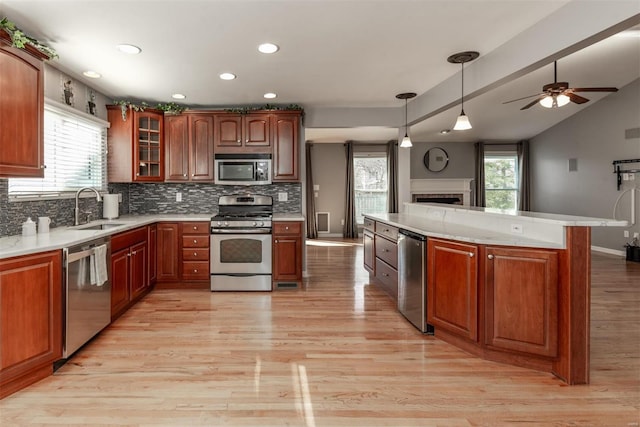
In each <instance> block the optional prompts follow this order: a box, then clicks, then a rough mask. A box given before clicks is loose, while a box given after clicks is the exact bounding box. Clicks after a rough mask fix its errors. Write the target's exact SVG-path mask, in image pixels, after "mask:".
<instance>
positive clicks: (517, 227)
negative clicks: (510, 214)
mask: <svg viewBox="0 0 640 427" xmlns="http://www.w3.org/2000/svg"><path fill="white" fill-rule="evenodd" d="M523 232H524V230H523V229H522V224H511V233H512V234H522V233H523Z"/></svg>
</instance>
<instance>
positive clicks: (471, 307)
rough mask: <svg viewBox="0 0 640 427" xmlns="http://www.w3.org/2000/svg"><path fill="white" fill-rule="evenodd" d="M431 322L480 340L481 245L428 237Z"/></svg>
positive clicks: (428, 300) (429, 311) (438, 326)
mask: <svg viewBox="0 0 640 427" xmlns="http://www.w3.org/2000/svg"><path fill="white" fill-rule="evenodd" d="M427 278H428V279H427V283H428V285H427V322H428V323H429V324H431V325H433V326H434V327H435V328H436V331H437V330H438V329H439V328H442V329H445V330H447V331H449V332H451V333H454V334H456V335H458V336H461V337H464V338H466V339H469V340H472V341H477V340H478V247H477V246H476V245H470V244H463V243H457V242H451V241H446V240H440V239H428V240H427Z"/></svg>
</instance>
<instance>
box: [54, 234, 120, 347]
mask: <svg viewBox="0 0 640 427" xmlns="http://www.w3.org/2000/svg"><path fill="white" fill-rule="evenodd" d="M63 256H64V278H65V283H64V285H65V286H64V290H63V304H64V306H63V307H64V308H63V322H64V323H63V329H62V330H63V334H64V335H63V350H62V357H63V358H65V359H66V358H67V357H69V356H71V355H72V354H73V353H75V352H76V350H78V349H79V348H80V347H82V346H83V345H84V344H85V343H86V342H87V341H89V340H90V339H91V338H93V337H94V336H95V335H96V334H97V333H98V332H100V331H101V330H102V329H104V328H105V327H106V326H107V325H108V324H109V323H110V322H111V262H110V260H111V241H110V238H109V237H106V238H102V239H96V240H92V241H90V242H87V243H83V244H80V245H77V246H72V247H69V248H64V249H63Z"/></svg>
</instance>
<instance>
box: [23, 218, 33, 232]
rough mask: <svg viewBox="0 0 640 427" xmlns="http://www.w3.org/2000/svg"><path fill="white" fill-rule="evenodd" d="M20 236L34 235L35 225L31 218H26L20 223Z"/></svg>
mask: <svg viewBox="0 0 640 427" xmlns="http://www.w3.org/2000/svg"><path fill="white" fill-rule="evenodd" d="M22 235H23V236H35V235H36V223H35V222H33V221H32V220H31V217H29V218H27V220H26V221H25V222H23V223H22Z"/></svg>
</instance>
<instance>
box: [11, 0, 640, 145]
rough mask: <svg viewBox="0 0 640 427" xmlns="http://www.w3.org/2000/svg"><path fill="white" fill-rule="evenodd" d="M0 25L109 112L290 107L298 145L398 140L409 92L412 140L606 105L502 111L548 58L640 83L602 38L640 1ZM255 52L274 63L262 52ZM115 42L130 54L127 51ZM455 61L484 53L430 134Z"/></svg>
mask: <svg viewBox="0 0 640 427" xmlns="http://www.w3.org/2000/svg"><path fill="white" fill-rule="evenodd" d="M605 7H606V9H603V8H605ZM601 10H607V11H608V12H607V14H606V15H607V16H604V14H601V13H599V11H601ZM0 16H7V17H8V18H9V19H10V20H12V21H14V22H15V23H16V24H17V25H18V26H19V27H21V28H22V29H23V30H25V31H26V32H27V33H29V34H30V35H32V36H34V37H36V38H37V39H39V40H41V41H43V42H45V43H47V44H49V45H50V46H52V47H53V48H55V49H56V51H57V52H58V54H59V58H58V59H56V60H54V61H53V63H52V65H53V66H55V67H57V68H59V69H61V70H62V71H64V72H66V73H68V74H70V75H71V76H73V77H75V78H76V79H78V80H81V81H83V82H84V83H86V84H87V85H90V86H92V87H94V88H96V89H97V90H99V91H100V92H102V93H104V94H105V95H107V96H110V97H113V98H114V99H132V100H145V101H148V102H171V101H175V100H173V99H172V98H171V94H173V93H182V94H184V95H186V97H187V98H186V99H185V100H184V101H175V102H181V103H184V104H186V105H189V106H191V107H195V108H198V107H226V106H240V105H263V104H266V103H272V104H289V103H296V104H300V105H302V106H303V107H304V108H305V110H306V111H307V112H308V116H309V115H311V116H313V115H314V114H315V115H316V117H315V119H313V117H311V119H312V120H310V122H311V123H310V126H309V128H308V129H306V134H307V139H314V140H318V141H322V140H333V139H337V140H345V139H372V140H375V139H388V138H389V137H391V138H394V137H396V136H397V134H398V127H401V126H402V124H403V123H404V112H405V110H404V103H403V102H402V101H399V100H398V99H396V98H395V95H396V94H398V93H401V92H409V91H410V92H416V93H418V95H419V96H418V97H417V98H415V99H414V100H412V101H411V102H410V103H409V107H408V111H409V114H408V116H409V122H411V123H412V127H411V130H410V131H411V134H412V137H413V139H414V140H425V141H437V140H442V138H448V139H454V140H473V139H478V138H484V139H518V138H526V137H531V136H533V135H535V134H537V133H539V132H540V131H542V130H544V129H546V128H548V127H550V126H552V125H553V124H555V123H557V122H558V121H560V120H563V119H564V118H566V117H568V116H569V115H571V114H574V113H575V112H577V111H579V110H580V109H582V108H586V107H588V106H589V105H591V104H592V103H593V102H596V101H597V100H598V99H601V98H602V97H603V96H607V94H600V93H594V94H589V95H588V96H587V97H588V98H590V99H591V101H590V103H586V104H583V105H581V106H578V105H575V104H571V105H569V106H566V107H563V108H561V109H553V110H546V109H542V108H540V107H538V106H536V107H533V108H531V109H529V110H526V111H519V108H520V107H521V105H520V104H522V103H513V104H506V105H503V104H502V102H504V101H507V100H510V99H513V98H518V97H522V96H527V95H533V94H535V93H538V92H539V91H540V90H541V88H542V86H543V85H544V84H546V83H550V82H552V81H553V68H552V65H551V63H552V62H553V60H554V59H558V67H559V68H558V77H559V79H560V80H562V81H569V82H570V84H571V86H579V87H585V86H618V87H621V86H624V85H625V84H628V83H629V82H631V81H633V80H634V79H636V78H638V77H640V38H637V37H636V38H633V37H628V38H625V37H611V38H609V36H611V35H613V34H614V33H618V32H620V31H623V30H627V29H629V28H631V27H633V26H634V25H638V24H639V23H640V4H639V2H637V1H636V0H619V1H618V0H610V1H598V0H593V1H590V2H584V1H580V0H573V1H567V0H550V1H543V0H519V1H513V0H503V1H499V0H496V1H493V0H443V1H439V0H428V1H415V0H406V1H405V0H362V1H355V0H352V1H346V0H336V1H332V0H324V1H321V0H263V1H259V0H255V1H249V0H247V1H243V0H210V1H204V0H189V1H178V0H174V1H152V0H134V1H113V0H111V1H106V0H85V1H82V2H80V1H62V0H49V1H44V0H40V1H32V0H3V1H2V3H0ZM567 16H571V17H572V19H571V20H570V21H568V20H566V17H567ZM558 23H562V25H558ZM267 41H268V42H272V43H275V44H277V45H278V46H279V47H280V50H279V51H278V52H276V53H275V54H271V55H266V54H262V53H259V52H258V51H257V46H258V44H260V43H263V42H267ZM121 43H131V44H134V45H137V46H139V47H140V48H142V52H141V53H140V54H139V55H133V56H132V55H126V54H123V53H121V52H119V51H118V50H117V49H116V45H118V44H121ZM465 50H476V51H478V52H480V55H481V56H480V58H479V59H478V60H476V61H474V62H473V63H470V64H468V65H466V66H465V111H466V112H467V114H468V115H469V117H470V118H471V120H472V123H473V125H474V128H473V129H472V130H470V131H464V133H459V134H456V135H451V134H449V135H440V134H439V131H440V130H441V129H450V128H451V127H452V126H453V123H454V122H455V118H456V116H457V115H458V113H459V101H460V93H461V87H460V83H461V81H460V77H461V76H460V66H459V65H456V64H450V63H448V62H447V61H446V58H447V57H448V56H449V55H451V54H453V53H456V52H460V51H465ZM86 70H93V71H96V72H98V73H100V74H101V75H102V77H101V78H100V79H89V78H86V77H84V76H83V75H82V72H83V71H86ZM222 72H232V73H234V74H236V75H237V78H236V79H235V80H232V81H223V80H221V79H219V78H218V75H219V74H220V73H222ZM266 92H275V93H276V94H277V98H275V99H273V100H267V99H264V98H263V94H264V93H266ZM524 103H526V101H525V102H524ZM522 105H524V104H522ZM338 116H341V118H339V119H335V120H334V119H332V117H338ZM344 116H347V118H345V117H344ZM349 117H351V118H349ZM354 117H355V118H354ZM360 117H362V118H361V119H360ZM377 117H383V119H380V120H378V119H377Z"/></svg>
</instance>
